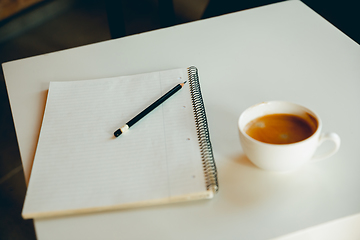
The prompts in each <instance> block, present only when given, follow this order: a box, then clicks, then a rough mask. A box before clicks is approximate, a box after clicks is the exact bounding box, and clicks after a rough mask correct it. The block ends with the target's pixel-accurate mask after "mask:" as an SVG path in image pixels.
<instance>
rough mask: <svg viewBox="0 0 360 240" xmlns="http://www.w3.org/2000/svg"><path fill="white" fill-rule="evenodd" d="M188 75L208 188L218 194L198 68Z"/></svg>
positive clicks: (193, 68)
mask: <svg viewBox="0 0 360 240" xmlns="http://www.w3.org/2000/svg"><path fill="white" fill-rule="evenodd" d="M188 75H189V85H190V93H191V99H192V104H193V111H194V115H195V124H196V129H197V135H198V141H199V145H200V152H201V157H202V163H203V167H204V171H205V180H206V188H207V190H211V189H212V190H213V191H214V192H217V191H218V189H219V185H218V179H217V170H216V165H215V160H214V156H213V151H212V147H211V142H210V136H209V129H208V124H207V119H206V114H205V108H204V102H203V98H202V95H201V91H200V83H199V76H198V70H197V68H196V67H194V66H191V67H189V68H188Z"/></svg>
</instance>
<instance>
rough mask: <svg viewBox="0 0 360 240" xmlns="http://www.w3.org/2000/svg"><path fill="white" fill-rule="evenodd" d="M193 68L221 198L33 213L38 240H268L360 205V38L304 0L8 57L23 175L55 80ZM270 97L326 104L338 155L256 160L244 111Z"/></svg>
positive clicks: (316, 106) (318, 108) (326, 122)
mask: <svg viewBox="0 0 360 240" xmlns="http://www.w3.org/2000/svg"><path fill="white" fill-rule="evenodd" d="M190 65H195V66H197V67H198V69H199V73H200V82H201V87H202V93H203V98H204V102H205V107H206V111H207V117H208V123H209V127H210V136H211V140H212V145H213V150H214V155H215V159H216V162H217V167H218V173H219V183H220V191H219V193H218V194H217V195H216V196H215V198H214V199H212V200H204V201H196V202H190V203H189V202H187V203H179V204H171V205H164V206H156V207H148V208H139V209H132V210H125V211H113V212H105V213H96V214H86V215H77V216H72V217H61V218H50V219H36V220H35V221H34V222H35V229H36V232H37V237H38V239H119V238H120V239H144V238H150V237H153V238H156V239H269V238H274V237H277V236H280V235H284V234H289V233H291V232H294V231H298V230H300V229H304V228H307V227H310V226H315V225H318V224H321V223H324V222H328V221H332V220H334V219H338V218H341V217H344V216H349V215H353V214H357V213H359V212H360V174H359V169H360V161H359V160H360V150H359V149H360V148H359V147H358V141H357V140H358V136H360V128H359V127H358V123H359V120H360V110H359V105H360V95H359V93H358V90H359V89H360V81H359V80H360V68H359V66H360V47H359V45H358V44H357V43H355V42H354V41H353V40H351V39H350V38H348V37H347V36H346V35H345V34H343V33H342V32H341V31H339V30H338V29H336V28H335V27H334V26H332V25H331V24H330V23H328V22H327V21H326V20H325V19H323V18H322V17H321V16H319V15H318V14H316V13H315V12H314V11H312V10H311V9H310V8H308V7H307V6H306V5H305V4H303V3H302V2H300V1H297V0H292V1H286V2H281V3H276V4H271V5H267V6H264V7H259V8H255V9H250V10H246V11H241V12H237V13H233V14H228V15H224V16H220V17H215V18H210V19H207V20H201V21H196V22H192V23H188V24H183V25H178V26H174V27H170V28H166V29H161V30H156V31H152V32H148V33H143V34H138V35H135V36H129V37H125V38H121V39H115V40H111V41H106V42H101V43H97V44H92V45H87V46H83V47H78V48H74V49H69V50H64V51H60V52H55V53H50V54H45V55H40V56H36V57H31V58H26V59H22V60H17V61H13V62H9V63H5V64H3V69H4V75H5V80H6V85H7V89H8V94H9V98H10V104H11V108H12V113H13V118H14V123H15V128H16V133H17V137H18V143H19V148H20V153H21V157H22V161H23V166H24V170H25V175H26V179H27V180H28V178H29V175H30V171H31V165H32V161H33V158H34V154H35V149H36V144H37V139H38V135H39V131H40V126H41V121H42V116H43V112H44V108H45V101H46V95H47V89H48V86H49V82H50V81H71V80H81V79H95V78H104V77H113V76H121V75H131V74H137V73H145V72H152V71H160V70H167V69H172V68H179V67H187V66H190ZM269 100H286V101H291V102H295V103H299V104H302V105H305V106H307V107H309V108H310V109H312V110H314V111H315V112H317V113H318V114H319V115H320V117H321V118H322V121H323V130H324V131H333V132H336V133H338V134H339V135H340V137H341V139H342V146H341V148H340V150H339V152H338V153H337V154H336V155H334V156H332V157H331V158H329V159H327V160H324V161H320V162H315V163H310V164H307V165H306V166H304V167H303V168H301V169H300V170H298V171H296V172H292V173H283V174H279V173H272V172H266V171H263V170H260V169H258V168H257V167H255V166H254V165H253V164H252V163H251V162H250V161H249V160H248V159H247V158H246V157H245V156H244V154H243V152H242V148H241V146H240V142H239V137H238V130H237V120H238V117H239V115H240V113H241V112H242V111H243V110H245V109H246V108H247V107H249V106H251V105H253V104H255V103H259V102H262V101H269ZM326 147H327V146H326V145H325V146H324V148H326Z"/></svg>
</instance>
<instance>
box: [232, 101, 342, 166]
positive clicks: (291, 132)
mask: <svg viewBox="0 0 360 240" xmlns="http://www.w3.org/2000/svg"><path fill="white" fill-rule="evenodd" d="M238 127H239V134H240V142H241V145H242V147H243V150H244V153H245V154H246V155H247V157H248V158H249V159H250V160H251V161H252V162H253V163H254V164H255V165H256V166H258V167H260V168H262V169H265V170H271V171H291V170H295V169H297V168H298V167H300V166H302V165H303V164H305V163H306V162H308V161H315V160H320V159H325V158H327V157H330V156H331V155H333V154H334V153H335V152H337V151H338V149H339V147H340V137H339V136H338V135H337V134H336V133H321V128H322V123H321V120H320V118H319V116H318V115H317V114H315V113H314V112H313V111H311V110H310V109H308V108H305V107H303V106H301V105H298V104H295V103H290V102H284V101H272V102H264V103H260V104H257V105H255V106H252V107H250V108H248V109H247V110H245V111H244V112H243V113H242V114H241V115H240V118H239V122H238ZM327 140H329V141H332V142H333V143H334V147H333V148H332V149H331V150H330V151H329V152H328V153H326V154H324V155H322V156H320V157H316V158H315V157H313V155H314V153H315V151H316V149H317V147H318V146H319V145H320V144H321V143H322V142H324V141H327Z"/></svg>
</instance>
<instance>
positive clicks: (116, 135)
mask: <svg viewBox="0 0 360 240" xmlns="http://www.w3.org/2000/svg"><path fill="white" fill-rule="evenodd" d="M121 134H122V132H121V130H120V129H118V130H116V131H115V132H114V136H115V137H118V136H120V135H121Z"/></svg>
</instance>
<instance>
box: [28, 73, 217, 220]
mask: <svg viewBox="0 0 360 240" xmlns="http://www.w3.org/2000/svg"><path fill="white" fill-rule="evenodd" d="M187 79H188V74H187V69H186V68H184V69H176V70H169V71H163V72H155V73H149V74H140V75H134V76H125V77H114V78H106V79H96V80H83V81H71V82H51V83H50V87H49V92H48V98H47V103H46V109H45V113H44V118H43V123H42V127H41V132H40V137H39V141H38V146H37V150H36V155H35V159H34V164H33V169H32V173H31V178H30V182H29V187H28V191H27V194H26V199H25V203H24V208H23V217H24V218H36V217H44V216H53V215H62V214H71V213H81V212H88V211H99V210H106V209H117V208H124V207H131V206H132V205H131V204H134V206H137V205H139V206H141V205H142V204H143V205H147V203H149V202H153V203H155V204H156V203H158V204H161V203H166V202H168V201H172V199H176V198H179V197H180V199H181V198H185V199H186V198H190V199H191V198H206V197H211V196H210V192H209V191H207V190H206V183H205V176H204V170H203V166H202V160H201V153H200V149H199V143H198V139H197V131H196V126H195V120H194V114H193V109H192V101H191V95H190V90H189V84H188V83H187V84H185V85H184V87H183V88H182V89H181V90H180V91H178V92H177V93H176V94H174V95H173V96H172V97H170V98H169V99H168V100H167V101H165V102H164V103H163V104H162V105H160V106H159V107H157V108H156V109H155V110H153V111H152V112H151V113H149V114H148V115H146V116H145V117H144V118H143V119H141V120H140V121H139V122H138V123H136V124H135V125H134V126H133V127H132V128H131V129H129V131H127V132H126V133H123V134H122V135H121V136H119V137H118V138H115V137H114V136H113V133H114V131H115V130H116V129H118V128H119V127H121V126H123V125H124V124H125V123H126V122H127V121H129V120H130V119H131V118H133V117H134V116H135V115H136V114H138V113H139V112H141V111H142V110H143V109H145V108H146V107H147V106H149V105H150V104H151V103H153V102H154V101H156V100H157V99H158V98H159V97H161V96H162V95H163V94H164V93H166V92H167V91H169V90H170V89H171V88H173V87H174V86H175V85H176V84H179V83H181V82H184V81H185V80H187ZM199 195H201V197H199ZM181 196H183V197H181ZM204 196H205V197H204Z"/></svg>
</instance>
